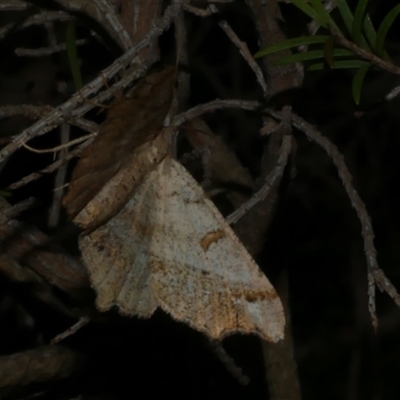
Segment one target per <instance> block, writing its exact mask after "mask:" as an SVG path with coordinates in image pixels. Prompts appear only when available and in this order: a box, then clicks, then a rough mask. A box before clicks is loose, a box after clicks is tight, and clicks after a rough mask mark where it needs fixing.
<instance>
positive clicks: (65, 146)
mask: <svg viewBox="0 0 400 400" xmlns="http://www.w3.org/2000/svg"><path fill="white" fill-rule="evenodd" d="M96 135H97V132H94V133H89V134H88V135H85V136H81V137H79V138H76V139H74V140H71V141H69V142H68V143H64V144H60V145H59V146H56V147H53V148H51V149H35V148H33V147H31V146H28V145H27V144H26V143H22V146H23V147H25V148H26V149H27V150H29V151H32V152H33V153H38V154H44V153H56V152H58V151H61V150H65V149H67V148H68V147H71V146H74V145H76V144H78V143H82V142H84V141H85V140H87V139H90V138H92V137H95V136H96Z"/></svg>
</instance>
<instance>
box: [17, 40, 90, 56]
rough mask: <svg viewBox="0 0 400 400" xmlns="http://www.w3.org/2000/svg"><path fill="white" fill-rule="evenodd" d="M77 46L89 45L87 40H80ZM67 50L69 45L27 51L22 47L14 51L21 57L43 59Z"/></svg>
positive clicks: (63, 44)
mask: <svg viewBox="0 0 400 400" xmlns="http://www.w3.org/2000/svg"><path fill="white" fill-rule="evenodd" d="M75 44H76V45H77V46H82V45H84V44H87V40H86V39H78V40H76V41H75ZM66 49H67V45H66V44H65V43H61V44H57V45H55V46H51V47H40V48H38V49H25V48H22V47H18V48H16V49H15V50H14V52H15V54H16V55H17V56H19V57H42V56H49V55H51V54H54V53H59V52H61V51H65V50H66Z"/></svg>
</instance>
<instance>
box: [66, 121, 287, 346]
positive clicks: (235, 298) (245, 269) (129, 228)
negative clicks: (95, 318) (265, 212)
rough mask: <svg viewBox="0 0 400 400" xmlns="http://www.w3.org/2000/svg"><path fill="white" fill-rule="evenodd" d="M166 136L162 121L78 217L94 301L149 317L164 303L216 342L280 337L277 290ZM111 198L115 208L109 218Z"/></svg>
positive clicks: (281, 318)
mask: <svg viewBox="0 0 400 400" xmlns="http://www.w3.org/2000/svg"><path fill="white" fill-rule="evenodd" d="M169 136H170V133H169V130H168V128H165V129H162V130H161V132H160V133H159V135H157V136H156V137H155V138H154V139H152V140H150V141H147V142H146V143H142V144H140V146H137V147H136V148H135V150H134V151H133V152H132V154H131V157H130V158H129V161H128V159H127V161H126V162H125V163H124V165H122V166H120V167H119V168H118V169H117V171H116V172H115V173H114V175H113V177H112V178H111V179H110V180H109V181H108V182H107V183H106V184H104V186H103V187H102V188H101V189H100V190H99V191H98V193H97V194H96V195H95V196H94V197H93V198H92V199H91V200H90V201H89V202H88V203H87V204H86V205H85V206H84V207H83V208H82V209H81V210H80V211H79V212H78V213H76V215H74V218H73V221H74V222H75V223H76V224H78V225H79V226H80V227H81V228H82V229H83V230H84V232H83V234H82V235H81V236H80V238H79V247H80V250H81V253H82V258H83V260H84V263H85V265H86V266H87V268H88V270H89V272H90V279H91V284H92V287H93V288H94V290H95V291H96V293H97V298H96V305H97V308H98V309H99V310H100V311H106V310H109V309H110V308H112V307H114V306H116V307H117V308H118V309H119V312H120V313H121V314H123V315H126V316H137V317H141V318H149V317H150V316H151V315H152V314H153V313H154V311H155V310H156V309H157V308H158V307H159V308H161V309H163V310H164V311H166V312H167V313H169V314H170V315H171V316H172V317H173V318H174V319H176V320H177V321H181V322H184V323H186V324H188V325H189V326H191V327H192V328H194V329H196V330H198V331H200V332H203V333H205V334H206V335H208V336H209V337H211V338H213V339H216V340H220V339H222V338H224V337H225V336H227V335H230V334H233V333H255V334H257V335H259V336H260V337H261V338H263V339H265V340H268V341H271V342H276V341H278V340H280V339H282V338H283V335H284V326H285V318H284V313H283V307H282V304H281V301H280V299H279V297H278V295H277V293H276V291H275V289H274V288H273V287H272V285H271V283H270V282H269V280H268V279H267V277H266V276H265V275H264V274H263V273H262V272H261V270H260V269H259V267H258V266H257V264H256V263H255V261H254V260H253V259H252V257H251V256H250V254H249V253H248V252H247V250H246V249H245V248H244V246H243V244H242V243H241V242H240V240H239V239H238V238H237V236H236V235H235V233H234V232H233V230H232V229H231V227H230V226H229V225H228V224H227V222H226V221H225V219H224V217H223V216H222V215H221V213H220V212H219V211H218V209H217V208H216V207H215V205H214V203H213V202H212V201H211V200H210V199H209V198H208V197H207V195H206V193H205V192H204V191H203V189H202V188H201V186H200V185H199V184H198V183H197V182H196V180H195V179H194V178H193V177H192V176H191V175H190V173H189V172H188V171H187V170H186V169H185V168H184V167H183V166H182V165H181V164H180V163H179V162H178V161H176V160H175V159H173V158H172V157H171V156H170V155H169V152H168V143H169V139H168V138H169ZM132 188H133V189H132ZM120 192H123V195H122V197H123V198H124V202H123V204H122V202H121V201H120V200H119V198H120V197H121V194H120ZM115 199H116V200H115ZM115 202H117V204H118V209H117V211H113V213H111V214H112V215H111V216H110V217H109V218H108V219H104V213H106V214H107V215H110V213H109V212H108V211H109V210H110V209H112V208H113V207H114V203H115ZM99 220H100V221H101V223H98V221H99ZM93 221H96V222H95V223H93Z"/></svg>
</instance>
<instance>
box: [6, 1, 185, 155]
mask: <svg viewBox="0 0 400 400" xmlns="http://www.w3.org/2000/svg"><path fill="white" fill-rule="evenodd" d="M180 9H181V5H180V4H176V3H174V4H172V5H170V6H169V7H168V8H167V9H166V10H165V12H164V15H163V16H162V17H161V18H160V19H159V20H158V22H157V24H155V25H154V26H153V27H152V28H151V29H150V31H149V33H148V34H147V35H146V36H145V37H144V38H143V39H142V40H141V41H140V42H139V43H138V44H136V45H135V46H133V47H132V48H130V49H129V50H128V51H127V52H125V53H124V54H123V55H122V56H121V57H119V58H118V59H117V60H115V61H114V62H113V63H112V64H111V65H110V66H109V67H108V68H106V69H105V70H104V71H103V73H102V76H100V75H99V76H98V77H97V78H95V79H94V80H93V81H92V82H90V83H88V84H87V85H86V86H84V87H83V88H82V89H81V90H80V91H79V92H77V93H75V94H74V96H72V97H71V98H70V99H69V100H67V101H66V102H65V103H63V104H61V105H60V106H59V107H57V108H56V109H55V110H53V111H52V112H50V113H49V114H48V115H47V116H46V117H45V118H43V119H42V120H40V121H38V122H36V123H35V124H33V125H31V126H30V127H29V128H27V129H25V130H24V131H23V132H21V134H19V135H18V136H16V137H14V138H13V141H12V142H11V143H10V144H8V145H7V146H5V147H4V148H3V149H2V150H1V151H0V162H2V161H4V160H5V159H6V158H7V157H9V156H10V155H11V154H12V153H14V152H15V151H16V150H17V149H19V148H20V147H21V146H22V143H25V142H27V141H28V140H30V139H32V138H33V137H36V136H41V135H43V134H45V133H47V132H49V131H50V130H52V129H54V128H55V127H56V126H58V125H59V124H60V123H62V122H63V121H64V120H65V119H66V117H65V116H66V115H68V113H69V112H71V110H73V109H74V108H75V107H76V106H77V105H78V104H79V103H80V102H81V99H82V98H88V97H89V96H90V95H91V94H92V93H95V92H97V91H98V90H99V89H100V88H101V87H102V86H103V79H104V77H106V78H107V79H112V78H113V77H114V76H115V75H116V74H118V73H119V72H121V71H122V70H123V69H124V68H125V67H126V66H127V65H128V64H129V62H130V61H131V60H132V59H133V58H134V57H135V56H136V55H137V54H138V52H139V51H140V50H141V49H143V48H145V47H146V46H148V45H149V44H150V43H151V42H152V41H153V40H154V39H155V38H156V37H158V36H160V35H161V33H162V32H163V31H164V30H165V29H167V28H168V27H169V26H170V24H171V21H172V20H173V18H174V17H175V16H176V15H177V14H178V13H179V11H180ZM92 107H94V106H92Z"/></svg>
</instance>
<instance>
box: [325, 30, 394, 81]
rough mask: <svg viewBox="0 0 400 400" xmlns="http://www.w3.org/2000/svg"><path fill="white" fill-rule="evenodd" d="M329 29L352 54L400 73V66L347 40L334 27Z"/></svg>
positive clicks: (391, 71) (392, 71) (389, 70)
mask: <svg viewBox="0 0 400 400" xmlns="http://www.w3.org/2000/svg"><path fill="white" fill-rule="evenodd" d="M330 31H331V33H332V35H333V36H334V37H335V38H336V40H337V42H338V43H339V44H340V45H342V46H343V47H345V48H346V49H349V50H350V51H352V52H353V53H354V54H357V55H358V56H360V57H361V58H364V59H365V60H368V61H371V62H372V63H373V64H375V65H377V66H378V67H380V68H382V69H384V70H385V71H388V72H390V73H392V74H395V75H400V68H399V67H397V66H396V65H394V64H392V63H390V62H388V61H385V60H382V58H380V57H378V56H377V55H375V54H373V53H371V52H369V51H368V50H365V49H363V48H361V47H359V46H357V45H356V44H355V43H353V42H351V41H350V40H347V39H346V38H345V37H344V36H343V35H342V34H341V33H339V32H338V31H336V30H335V29H334V28H331V29H330Z"/></svg>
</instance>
